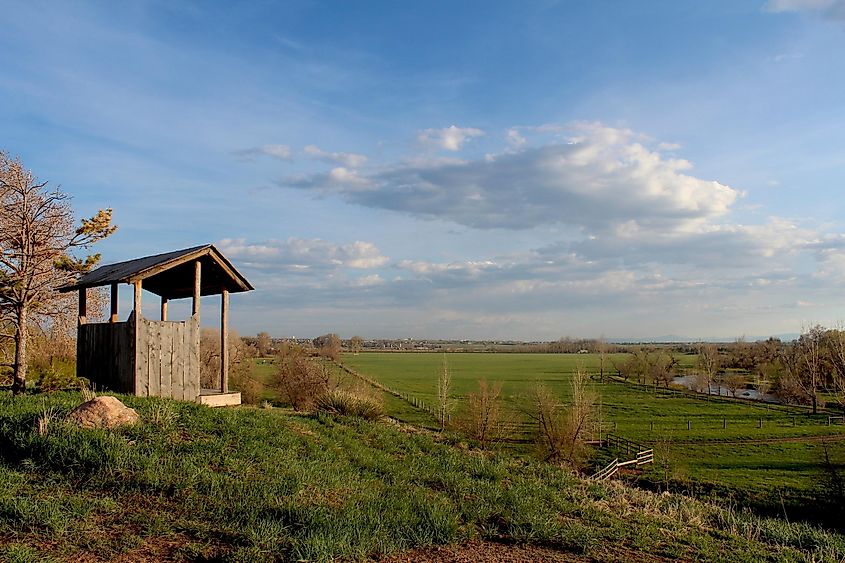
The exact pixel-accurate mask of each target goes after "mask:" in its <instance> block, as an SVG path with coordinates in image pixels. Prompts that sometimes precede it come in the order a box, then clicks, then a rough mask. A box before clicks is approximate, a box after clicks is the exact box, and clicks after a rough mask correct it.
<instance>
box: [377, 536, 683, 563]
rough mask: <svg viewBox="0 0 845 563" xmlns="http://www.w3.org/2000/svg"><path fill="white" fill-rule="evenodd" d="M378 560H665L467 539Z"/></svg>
mask: <svg viewBox="0 0 845 563" xmlns="http://www.w3.org/2000/svg"><path fill="white" fill-rule="evenodd" d="M379 561H380V563H434V562H437V563H475V562H490V563H492V562H496V563H534V562H537V561H548V562H551V563H558V562H560V563H571V562H584V561H626V562H627V561H632V562H641V563H652V562H654V563H656V562H661V561H669V559H664V558H662V557H656V556H653V555H650V554H648V553H643V552H641V551H633V550H630V549H625V548H609V549H607V550H606V551H604V552H603V553H602V554H596V555H592V556H590V557H588V556H585V555H578V554H576V553H569V552H566V551H559V550H556V549H552V548H550V547H540V546H534V545H521V544H506V543H498V542H491V541H481V540H476V541H471V542H469V543H465V544H462V545H446V546H432V547H426V548H418V549H412V550H410V551H406V552H404V553H400V554H398V555H394V556H391V557H388V558H386V559H380V560H379Z"/></svg>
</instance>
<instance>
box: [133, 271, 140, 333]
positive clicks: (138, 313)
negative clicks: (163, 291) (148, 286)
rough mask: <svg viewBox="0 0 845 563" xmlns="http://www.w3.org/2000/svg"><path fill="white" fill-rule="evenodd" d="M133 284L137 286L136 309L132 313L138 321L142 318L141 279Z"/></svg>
mask: <svg viewBox="0 0 845 563" xmlns="http://www.w3.org/2000/svg"><path fill="white" fill-rule="evenodd" d="M133 285H134V286H135V301H134V302H135V310H134V311H133V312H132V315H133V316H134V317H135V322H136V323H137V322H138V321H139V320H140V319H141V280H138V281H136V282H135V283H134V284H133ZM136 326H137V324H136Z"/></svg>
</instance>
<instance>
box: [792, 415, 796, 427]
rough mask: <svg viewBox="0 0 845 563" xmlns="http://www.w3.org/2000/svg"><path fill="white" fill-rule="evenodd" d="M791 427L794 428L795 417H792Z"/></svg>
mask: <svg viewBox="0 0 845 563" xmlns="http://www.w3.org/2000/svg"><path fill="white" fill-rule="evenodd" d="M792 426H795V417H794V416H793V417H792Z"/></svg>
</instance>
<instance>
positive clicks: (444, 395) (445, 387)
mask: <svg viewBox="0 0 845 563" xmlns="http://www.w3.org/2000/svg"><path fill="white" fill-rule="evenodd" d="M451 386H452V378H451V376H450V375H449V364H448V363H447V361H446V354H445V353H444V354H443V369H442V370H441V372H440V375H439V377H438V378H437V422H439V423H440V430H441V431H442V430H445V429H446V426H447V425H448V424H449V418H450V417H451V415H452V411H453V410H454V409H455V403H454V401H453V400H452V398H451V397H450V396H449V388H450V387H451Z"/></svg>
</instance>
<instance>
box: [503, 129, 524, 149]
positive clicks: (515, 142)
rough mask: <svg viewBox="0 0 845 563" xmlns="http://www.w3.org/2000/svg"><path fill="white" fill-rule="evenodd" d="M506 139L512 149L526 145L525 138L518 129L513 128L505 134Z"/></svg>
mask: <svg viewBox="0 0 845 563" xmlns="http://www.w3.org/2000/svg"><path fill="white" fill-rule="evenodd" d="M505 138H506V139H507V141H508V144H510V145H511V146H512V147H521V146H523V145H524V144H525V143H526V139H525V137H523V136H522V133H520V132H519V128H518V127H511V128H510V129H508V132H507V133H506V134H505Z"/></svg>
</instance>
